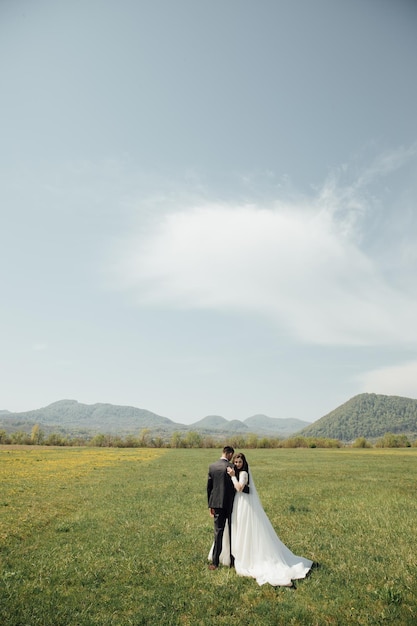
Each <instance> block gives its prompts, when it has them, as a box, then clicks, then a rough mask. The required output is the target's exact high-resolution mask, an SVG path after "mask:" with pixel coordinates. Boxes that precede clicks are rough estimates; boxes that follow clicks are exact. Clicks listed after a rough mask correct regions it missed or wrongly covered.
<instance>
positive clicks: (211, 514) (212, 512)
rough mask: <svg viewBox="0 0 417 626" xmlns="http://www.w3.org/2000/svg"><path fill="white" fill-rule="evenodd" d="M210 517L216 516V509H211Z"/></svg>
mask: <svg viewBox="0 0 417 626" xmlns="http://www.w3.org/2000/svg"><path fill="white" fill-rule="evenodd" d="M209 513H210V517H214V509H209Z"/></svg>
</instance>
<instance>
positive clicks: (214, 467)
mask: <svg viewBox="0 0 417 626" xmlns="http://www.w3.org/2000/svg"><path fill="white" fill-rule="evenodd" d="M228 467H233V465H232V464H231V463H229V462H228V461H227V460H226V459H219V460H218V461H215V463H212V464H211V465H210V467H209V472H208V479H207V500H208V505H209V508H211V509H225V511H226V512H227V513H231V511H232V506H233V499H234V497H235V488H234V486H233V482H232V479H231V478H230V476H229V474H228V473H227V468H228Z"/></svg>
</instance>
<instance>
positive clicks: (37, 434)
mask: <svg viewBox="0 0 417 626" xmlns="http://www.w3.org/2000/svg"><path fill="white" fill-rule="evenodd" d="M30 439H31V442H32V443H33V444H34V445H35V446H38V445H40V444H41V443H42V441H43V432H42V430H41V427H40V426H39V424H35V425H34V426H33V427H32V432H31V434H30Z"/></svg>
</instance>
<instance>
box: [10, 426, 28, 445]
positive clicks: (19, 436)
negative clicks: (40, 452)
mask: <svg viewBox="0 0 417 626" xmlns="http://www.w3.org/2000/svg"><path fill="white" fill-rule="evenodd" d="M10 442H11V443H13V444H15V445H26V446H27V445H30V444H31V443H32V442H31V439H30V435H28V434H27V433H24V432H23V431H22V430H18V431H16V432H14V433H12V434H11V435H10Z"/></svg>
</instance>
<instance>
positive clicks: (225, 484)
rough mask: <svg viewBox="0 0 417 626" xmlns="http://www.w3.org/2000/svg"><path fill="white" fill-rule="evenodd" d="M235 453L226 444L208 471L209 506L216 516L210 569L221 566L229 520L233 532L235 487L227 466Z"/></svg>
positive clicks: (231, 560)
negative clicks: (225, 530) (226, 527)
mask: <svg viewBox="0 0 417 626" xmlns="http://www.w3.org/2000/svg"><path fill="white" fill-rule="evenodd" d="M233 453H234V450H233V448H232V447H230V446H225V447H224V448H223V454H222V456H221V458H220V459H219V460H218V461H215V463H212V464H211V465H210V467H209V471H208V479H207V498H208V506H209V509H210V515H211V516H212V517H213V518H214V547H213V562H212V564H211V565H209V569H212V570H213V569H217V568H218V567H219V560H220V553H221V551H222V544H223V533H224V529H225V526H226V521H228V522H229V533H231V518H232V507H233V499H234V497H235V488H234V486H233V483H232V479H231V478H230V476H229V474H228V473H227V468H228V467H233V465H232V464H231V462H230V461H231V459H232V456H233ZM229 538H230V536H229ZM230 545H231V542H230ZM232 565H233V557H232V554H230V566H232Z"/></svg>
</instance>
